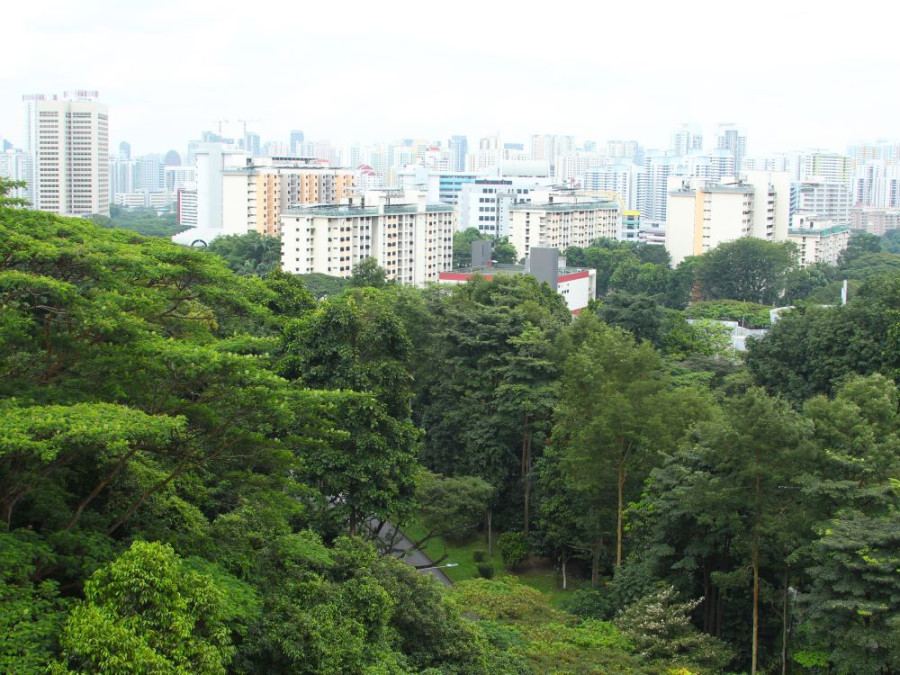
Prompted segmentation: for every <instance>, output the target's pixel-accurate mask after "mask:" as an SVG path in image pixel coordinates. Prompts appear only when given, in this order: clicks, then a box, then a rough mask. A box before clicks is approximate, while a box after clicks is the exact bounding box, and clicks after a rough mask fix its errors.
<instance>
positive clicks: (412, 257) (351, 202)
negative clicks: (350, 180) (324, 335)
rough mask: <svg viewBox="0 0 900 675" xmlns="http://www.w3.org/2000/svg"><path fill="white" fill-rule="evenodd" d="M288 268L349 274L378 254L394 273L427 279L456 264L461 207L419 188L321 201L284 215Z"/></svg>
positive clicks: (405, 279) (409, 279)
mask: <svg viewBox="0 0 900 675" xmlns="http://www.w3.org/2000/svg"><path fill="white" fill-rule="evenodd" d="M280 220H281V240H282V268H283V269H284V271H285V272H290V273H293V274H311V273H316V272H317V273H321V274H329V275H331V276H336V277H343V278H347V277H349V276H350V275H351V273H352V271H353V267H354V265H356V264H357V263H358V262H360V261H361V260H363V259H364V258H369V257H371V258H375V260H377V261H378V264H379V265H380V266H381V267H383V268H384V269H385V270H386V271H387V275H388V278H389V279H393V280H396V281H398V282H400V283H402V284H409V285H422V284H425V283H427V282H430V281H437V280H438V274H439V273H440V272H442V271H444V270H448V269H450V268H451V266H452V264H453V233H454V232H455V231H456V213H455V212H454V209H453V207H452V206H450V205H448V204H427V203H426V197H425V194H424V193H422V192H417V191H408V190H407V191H402V192H400V191H387V190H384V191H370V192H365V193H363V194H362V195H361V196H359V197H351V198H347V199H344V200H342V203H340V204H317V205H310V206H301V207H299V208H292V209H287V210H285V211H284V212H283V213H282V215H281V219H280Z"/></svg>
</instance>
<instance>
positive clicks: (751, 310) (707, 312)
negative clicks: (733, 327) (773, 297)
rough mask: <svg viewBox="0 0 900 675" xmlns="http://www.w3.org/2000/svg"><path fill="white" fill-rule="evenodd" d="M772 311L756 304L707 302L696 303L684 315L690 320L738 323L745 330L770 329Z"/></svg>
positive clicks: (724, 301) (731, 301)
mask: <svg viewBox="0 0 900 675" xmlns="http://www.w3.org/2000/svg"><path fill="white" fill-rule="evenodd" d="M770 309H771V307H768V306H766V305H760V304H757V303H755V302H741V301H739V300H707V301H704V302H695V303H694V304H693V305H691V306H690V307H688V308H687V309H686V310H684V314H685V316H686V317H688V318H690V319H716V320H718V321H737V322H738V324H739V325H741V326H743V327H744V328H768V327H769V326H770V325H771V321H770V320H769V310H770Z"/></svg>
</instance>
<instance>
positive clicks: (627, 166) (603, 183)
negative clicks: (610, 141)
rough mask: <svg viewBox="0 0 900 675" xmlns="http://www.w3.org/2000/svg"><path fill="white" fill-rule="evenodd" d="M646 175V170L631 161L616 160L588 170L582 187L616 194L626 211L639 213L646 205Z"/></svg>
mask: <svg viewBox="0 0 900 675" xmlns="http://www.w3.org/2000/svg"><path fill="white" fill-rule="evenodd" d="M644 173H645V169H644V168H643V167H639V166H637V165H636V164H635V163H634V162H632V161H631V160H630V159H626V158H619V159H614V160H611V161H610V162H608V163H607V164H606V165H604V166H597V167H593V168H591V169H588V170H587V171H586V172H585V174H584V179H583V181H582V184H581V187H582V188H584V189H585V190H590V191H595V192H599V191H602V192H615V193H616V194H617V195H618V196H619V198H620V199H621V200H622V205H623V207H624V208H625V210H626V211H637V210H639V209H640V208H641V207H642V206H644V204H645V199H644V193H643V189H644V186H645V185H646V181H644V180H643V176H644Z"/></svg>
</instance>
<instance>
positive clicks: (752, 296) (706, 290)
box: [697, 237, 796, 305]
mask: <svg viewBox="0 0 900 675" xmlns="http://www.w3.org/2000/svg"><path fill="white" fill-rule="evenodd" d="M794 254H795V247H794V245H793V244H791V243H789V242H781V243H775V242H769V241H765V240H763V239H757V238H756V237H742V238H741V239H737V240H735V241H732V242H727V243H724V244H719V246H717V247H716V248H714V249H713V250H711V251H709V252H707V253H705V254H704V255H702V256H701V257H700V258H699V259H698V261H697V281H698V282H699V284H700V290H701V292H702V293H703V297H704V298H705V299H707V300H718V299H729V300H742V301H744V302H757V303H760V304H763V305H772V304H774V303H775V301H776V300H777V299H778V297H779V296H780V295H781V292H782V291H783V290H784V286H785V283H786V281H787V275H788V273H789V272H790V271H791V270H792V269H794V267H795V264H796V263H795V262H794Z"/></svg>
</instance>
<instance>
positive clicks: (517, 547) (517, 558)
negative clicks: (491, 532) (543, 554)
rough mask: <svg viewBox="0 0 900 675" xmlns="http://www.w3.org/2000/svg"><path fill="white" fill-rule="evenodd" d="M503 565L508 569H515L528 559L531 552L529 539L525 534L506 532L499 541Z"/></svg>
mask: <svg viewBox="0 0 900 675" xmlns="http://www.w3.org/2000/svg"><path fill="white" fill-rule="evenodd" d="M497 546H498V547H499V548H500V555H502V556H503V564H504V565H505V566H506V567H507V568H508V569H515V568H516V567H518V566H519V565H521V564H522V563H523V562H525V561H526V560H527V559H528V555H529V553H530V552H531V551H530V548H531V547H530V546H529V545H528V538H527V537H526V536H525V534H524V533H523V532H504V533H503V534H501V535H500V538H499V539H498V540H497Z"/></svg>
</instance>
